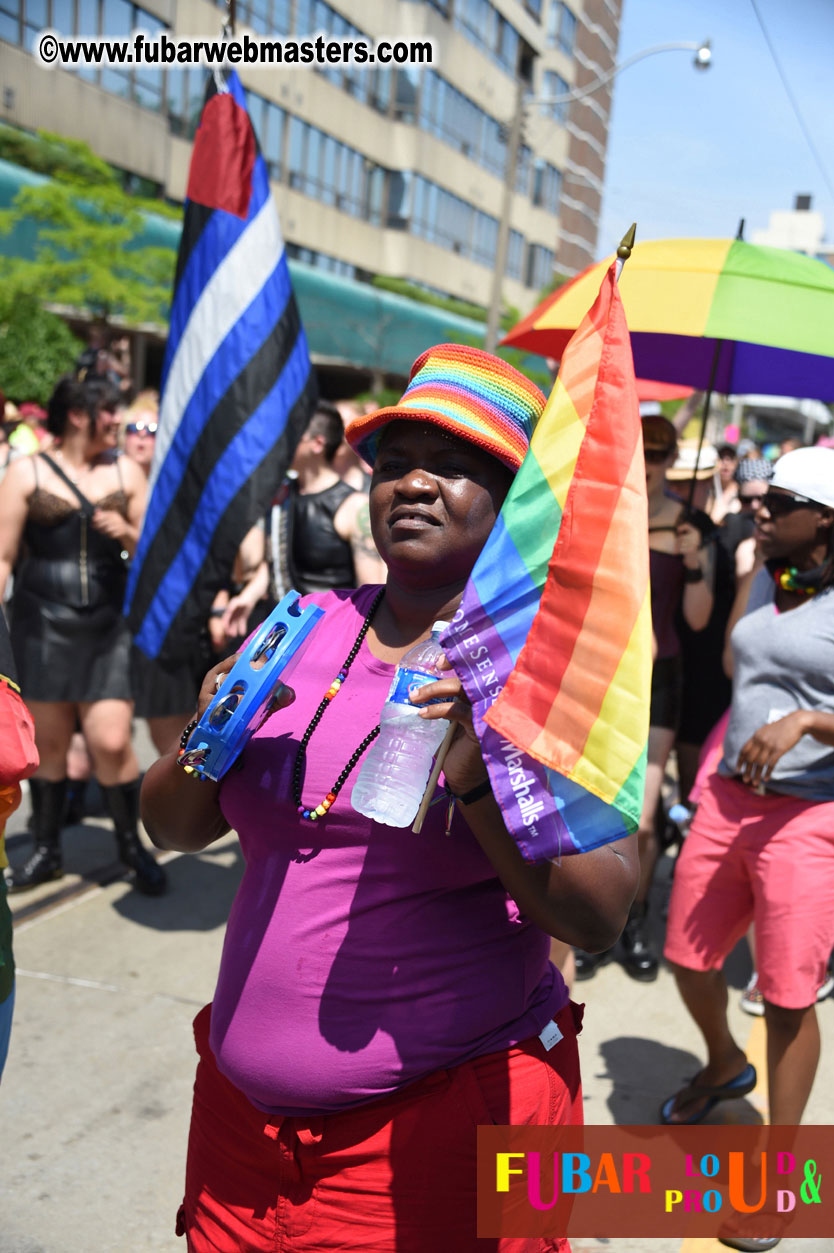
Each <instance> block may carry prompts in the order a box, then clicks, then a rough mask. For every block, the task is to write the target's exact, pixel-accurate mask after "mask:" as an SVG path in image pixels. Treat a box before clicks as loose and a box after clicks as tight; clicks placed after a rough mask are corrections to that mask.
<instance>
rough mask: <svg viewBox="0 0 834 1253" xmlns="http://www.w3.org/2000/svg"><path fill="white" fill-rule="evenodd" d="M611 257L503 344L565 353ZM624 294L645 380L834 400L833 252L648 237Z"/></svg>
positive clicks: (625, 277)
mask: <svg viewBox="0 0 834 1253" xmlns="http://www.w3.org/2000/svg"><path fill="white" fill-rule="evenodd" d="M610 264H611V258H609V259H608V260H606V261H600V262H599V263H598V264H597V265H592V266H590V267H589V268H588V269H587V270H584V271H583V272H582V273H581V274H579V275H578V276H577V277H576V278H574V279H572V280H571V282H569V283H567V284H566V285H565V286H564V287H561V288H559V290H558V291H557V292H554V293H553V295H551V296H548V297H547V299H546V300H543V301H542V303H541V304H540V305H539V306H538V308H536V309H534V310H533V312H532V313H531V314H529V315H528V317H526V318H524V320H523V321H521V322H519V323H518V325H517V326H515V327H514V328H513V329H512V330H511V331H510V333H509V335H507V336H506V337H505V338H504V340H503V341H502V343H503V344H504V345H506V346H507V347H512V348H522V349H526V350H527V351H529V352H535V353H540V354H541V355H543V356H549V357H555V358H557V359H561V356H562V353H563V351H564V349H565V346H566V345H567V342H568V340H569V339H570V337H571V335H572V334H573V332H574V331H575V330H576V328H577V326H578V325H579V323H580V322H581V320H582V318H583V316H584V314H585V312H586V311H587V309H588V308H589V306H590V305H591V304H592V303H593V301H594V298H595V296H596V294H597V292H598V291H599V287H600V283H601V282H602V277H603V275H604V274H605V272H606V270H607V268H608V267H609V266H610ZM620 293H621V295H622V300H623V306H624V308H625V313H626V319H627V321H628V326H629V330H630V332H631V344H632V351H633V354H634V368H635V372H636V373H637V375H638V376H639V377H641V378H644V379H658V380H659V381H661V382H664V383H686V384H688V385H689V386H690V387H697V388H700V389H702V390H705V391H708V392H712V391H718V392H725V393H733V394H745V393H747V392H760V393H766V394H768V395H771V396H802V397H809V398H813V399H816V400H832V399H834V269H832V268H831V267H830V266H828V265H825V264H824V263H823V262H822V261H815V260H813V259H812V258H811V257H805V256H803V255H802V254H801V253H796V252H788V251H786V250H785V249H782V248H769V247H765V246H763V245H757V244H748V243H745V242H744V241H743V240H740V239H657V240H648V241H646V242H644V243H637V244H635V246H634V251H633V254H632V257H631V260H630V261H629V263H628V265H627V266H626V267H625V269H624V270H623V273H622V278H621V279H620Z"/></svg>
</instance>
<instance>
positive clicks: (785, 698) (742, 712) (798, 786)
mask: <svg viewBox="0 0 834 1253" xmlns="http://www.w3.org/2000/svg"><path fill="white" fill-rule="evenodd" d="M775 591H776V584H775V583H774V581H773V578H772V577H771V575H770V574H769V573H768V571H767V570H762V571H760V573H759V574H758V575H757V576H756V579H755V582H754V583H753V587H752V588H751V591H750V600H749V602H748V606H747V613H746V614H745V615H744V617H743V618H742V619H741V621H740V622H738V623H737V624H736V626H735V629H734V630H733V633H732V636H731V643H732V648H733V705H732V712H731V714H730V722H729V725H728V727H727V733H726V735H725V736H724V756H723V758H722V760H721V764H720V765H719V767H718V770H719V773H720V774H723V775H727V776H735V775H737V773H738V769H737V765H738V755H739V753H740V752H741V750H742V748H743V747H744V745H745V744H746V743H747V742H748V740H750V739H751V738H752V736H753V735H754V734H755V733H756V731H758V730H759V728H760V727H763V726H765V725H766V724H768V723H771V722H776V721H778V719H780V718H784V717H785V716H786V715H787V714H790V713H794V712H795V711H796V710H798V709H806V710H816V711H817V712H819V713H829V714H834V588H828V589H827V590H826V591H823V592H820V593H818V594H817V595H816V596H812V597H810V598H809V599H808V601H807V602H806V603H805V604H803V605H798V606H797V607H796V609H793V610H791V612H790V613H779V611H778V610H777V608H776V604H775ZM767 786H768V788H770V789H771V790H772V791H774V792H785V793H789V794H791V795H795V796H802V797H804V798H805V799H806V800H814V801H830V800H834V748H831V747H829V746H827V745H825V744H822V743H821V742H820V741H819V740H817V739H814V737H813V736H812V735H803V736H802V738H801V739H800V740H799V741H798V743H797V744H796V745H795V746H794V747H793V748H790V749H788V751H787V752H786V753H785V754H784V755H783V756H782V757H780V758H779V760H778V761H777V763H776V765H775V766H774V767H773V772H772V774H771V775H770V778H769V779H768V781H767Z"/></svg>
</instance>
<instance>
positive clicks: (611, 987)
mask: <svg viewBox="0 0 834 1253" xmlns="http://www.w3.org/2000/svg"><path fill="white" fill-rule="evenodd" d="M137 747H138V749H139V752H140V760H142V761H143V763H144V764H145V765H147V764H148V763H149V761H150V760H152V749H151V748H150V744H149V742H148V740H147V737H146V735H145V734H144V727H143V725H140V726H139V727H138V728H137ZM27 813H28V810H27V806H26V805H25V804H24V805H23V806H22V807H21V809H20V810H19V811H18V813H17V814H15V815H13V817H12V819H11V820H10V822H9V829H8V833H7V834H8V843H9V847H10V854H11V857H12V860H14V861H19V860H22V854H23V851H24V849H25V847H26V843H27V841H26V837H25V836H24V834H23V832H24V828H25V823H26V818H27ZM65 858H66V864H67V868H68V874H67V875H66V877H65V878H64V879H63V880H61V881H59V882H58V883H56V884H49V885H43V886H42V887H40V888H38V889H35V890H34V891H33V892H30V893H25V894H23V895H19V896H15V897H12V898H11V903H12V906H13V909H14V911H15V919H16V925H15V954H16V960H17V965H18V981H17V1004H16V1009H15V1020H14V1029H13V1033H12V1041H11V1049H10V1053H9V1060H8V1064H7V1067H6V1072H5V1075H4V1078H3V1084H2V1090H0V1126H2V1167H0V1178H2V1185H0V1197H2V1200H1V1201H0V1253H155V1251H156V1250H164V1251H167V1253H175V1251H176V1250H179V1251H180V1253H184V1241H183V1240H177V1239H176V1238H175V1236H174V1221H175V1216H176V1212H177V1208H178V1206H179V1204H180V1201H181V1199H182V1187H183V1174H184V1161H185V1150H186V1140H187V1134H188V1120H189V1112H190V1100H191V1084H192V1081H193V1072H194V1061H195V1059H194V1052H193V1040H192V1036H191V1021H192V1018H193V1017H194V1015H195V1013H196V1012H197V1010H198V1009H199V1008H200V1007H201V1006H202V1005H204V1004H205V1003H206V1002H207V1001H208V1000H210V999H211V996H212V991H213V986H214V979H215V975H216V971H217V966H218V961H219V957H220V951H221V946H222V940H223V930H224V924H225V920H226V917H227V915H228V911H229V907H230V904H231V901H232V898H233V896H234V892H235V887H236V885H237V882H238V880H239V877H240V874H241V870H242V863H241V857H240V853H239V849H238V846H237V843H236V839H235V837H234V835H230V836H228V837H226V838H225V839H223V840H222V841H219V842H218V843H217V844H216V845H214V846H213V847H212V848H211V849H209V850H207V851H206V852H204V853H201V854H199V855H197V856H179V855H177V854H167V855H166V856H165V858H164V860H165V862H166V868H167V871H168V875H169V877H170V890H169V892H168V893H167V895H165V896H163V897H161V898H158V899H149V898H147V897H143V896H141V895H140V894H139V893H137V892H135V891H134V890H133V889H132V888H131V886H130V883H129V880H128V879H126V878H125V877H124V876H123V875H122V873H121V870H120V867H119V866H118V864H117V863H116V862H115V860H114V845H113V838H112V835H111V833H110V830H109V826H108V824H107V822H106V820H104V819H103V818H102V819H96V818H92V819H87V820H85V823H84V825H83V827H76V828H73V829H71V830H70V831H68V832H67V833H66V835H65ZM670 865H671V863H670V862H669V861H668V859H667V860H665V861H664V862H663V863H662V864H661V873H660V876H659V879H660V882H659V884H658V889H657V897H656V900H655V901H654V914H655V917H656V919H657V920H658V924H657V925H658V927H662V918H661V915H662V910H663V904H664V901H665V897H666V893H667V889H668V874H669V870H670ZM748 973H749V959H748V958H747V956H746V952H744V951H743V950H741V949H740V950H737V952H736V953H735V954H733V955H732V957H731V959H730V961H729V963H728V974H729V977H730V981H731V983H732V985H733V986H734V988H735V989H736V991H734V993H733V995H732V1011H731V1012H732V1021H733V1027H734V1030H735V1031H736V1034H737V1038H738V1039H739V1041H740V1042H743V1043H746V1045H747V1047H748V1052H749V1055H750V1056H751V1058H752V1059H753V1060H754V1061H757V1062H758V1069H759V1072H760V1074H762V1073H763V1068H764V1031H763V1024H762V1021H761V1020H760V1019H753V1018H750V1017H748V1016H746V1015H745V1014H744V1013H743V1012H742V1011H741V1010H740V1009H739V1008H738V993H739V991H740V989H741V988H742V987H743V985H744V982H745V980H746V978H747V975H748ZM574 998H575V999H576V1000H580V1001H584V1002H585V1004H586V1011H585V1027H584V1030H583V1033H582V1036H581V1037H580V1039H581V1054H582V1076H583V1089H584V1099H585V1120H586V1122H588V1123H602V1124H611V1123H642V1122H648V1123H653V1122H655V1121H656V1117H657V1107H658V1105H659V1103H660V1101H661V1099H662V1098H663V1097H665V1096H668V1095H670V1094H671V1093H673V1092H674V1091H676V1090H677V1089H678V1088H679V1087H681V1086H682V1085H683V1083H684V1082H685V1081H686V1079H688V1078H689V1077H690V1076H691V1075H692V1074H693V1073H694V1072H695V1071H696V1070H697V1069H698V1068H699V1066H700V1064H701V1054H700V1050H699V1037H698V1035H697V1032H696V1031H695V1028H694V1027H693V1026H692V1025H691V1024H690V1021H689V1018H688V1016H687V1015H686V1014H685V1012H684V1011H683V1009H682V1007H681V1005H680V1003H679V1001H678V997H677V993H676V991H675V988H674V984H673V980H672V977H671V975H670V974H669V972H668V971H666V970H662V971H661V974H660V977H659V978H658V980H657V981H656V982H655V983H650V984H642V983H635V982H634V981H633V980H631V979H630V978H628V976H627V975H626V974H625V972H624V971H623V969H622V967H621V966H620V965H619V964H618V963H612V964H610V965H608V966H606V967H603V968H602V969H600V970H599V971H598V972H597V974H596V975H595V977H594V978H593V980H591V981H588V982H585V983H581V984H578V985H577V986H576V987H575V989H574ZM819 1018H820V1024H821V1029H822V1036H823V1054H822V1062H821V1065H820V1068H819V1072H818V1074H817V1078H816V1083H815V1085H814V1090H813V1092H812V1095H811V1100H810V1105H809V1109H808V1111H807V1115H806V1121H807V1122H812V1123H820V1124H832V1123H834V999H832V998H829V999H828V1001H826V1002H825V1003H823V1004H822V1005H821V1006H820V1012H819ZM766 1108H767V1107H766V1093H765V1091H764V1088H763V1085H762V1086H761V1087H760V1088H759V1089H757V1090H756V1091H755V1092H753V1093H752V1094H751V1095H750V1097H748V1098H747V1099H746V1100H744V1101H736V1102H725V1103H723V1104H721V1105H719V1106H717V1107H716V1110H715V1111H714V1117H713V1118H711V1119H710V1120H709V1121H714V1122H721V1121H723V1120H729V1121H742V1120H743V1121H750V1120H756V1119H757V1118H758V1116H759V1115H760V1114H764V1115H765V1116H766ZM829 1183H830V1181H829ZM823 1186H824V1185H823ZM831 1235H832V1238H831V1239H819V1240H803V1241H800V1240H791V1239H786V1240H784V1241H783V1242H782V1244H781V1245H780V1253H782V1251H783V1253H834V1232H832V1233H831ZM573 1249H574V1253H603V1250H604V1251H605V1253H644V1251H645V1253H720V1250H722V1249H723V1246H722V1245H719V1244H718V1243H717V1242H715V1241H713V1240H692V1239H674V1240H673V1239H654V1240H636V1239H617V1238H616V1237H611V1238H609V1239H607V1240H583V1239H575V1240H574V1241H573ZM426 1253H433V1251H432V1250H428V1249H427V1250H426Z"/></svg>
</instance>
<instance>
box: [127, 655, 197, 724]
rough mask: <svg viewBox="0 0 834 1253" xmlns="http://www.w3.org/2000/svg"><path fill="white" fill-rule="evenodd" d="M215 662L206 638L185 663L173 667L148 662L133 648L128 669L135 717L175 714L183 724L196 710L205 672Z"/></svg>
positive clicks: (149, 660)
mask: <svg viewBox="0 0 834 1253" xmlns="http://www.w3.org/2000/svg"><path fill="white" fill-rule="evenodd" d="M216 660H217V658H212V656H211V650H210V647H209V643H208V638H202V637H201V638H200V639H199V640H198V641H196V642H195V646H194V649H193V653H192V656H191V657H190V658H189V660H188V661H186V662H183V663H181V664H179V665H174V666H163V665H161V664H160V662H158V661H152V660H151V659H150V658H149V657H146V656H145V654H144V653H143V652H142V650H141V649H140V648H137V647H136V645H134V646H133V651H132V655H131V661H130V668H131V677H132V681H133V699H134V701H135V702H136V707H135V710H134V712H135V714H136V717H137V718H168V717H172V716H173V715H174V714H178V715H181V716H182V717H183V723H185V722H187V721H188V719H189V718H190V717H192V715H193V714H194V711H195V710H196V708H197V696H198V695H199V692H200V687H201V685H202V682H203V679H204V678H205V674H206V671H207V670H210V669H211V667H212V666H213V665H214V664H215V661H216Z"/></svg>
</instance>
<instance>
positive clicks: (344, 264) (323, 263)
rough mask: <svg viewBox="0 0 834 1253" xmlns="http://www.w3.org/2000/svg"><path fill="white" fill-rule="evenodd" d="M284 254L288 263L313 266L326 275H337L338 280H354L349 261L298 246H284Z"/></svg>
mask: <svg viewBox="0 0 834 1253" xmlns="http://www.w3.org/2000/svg"><path fill="white" fill-rule="evenodd" d="M286 252H287V256H288V257H289V259H290V261H301V262H303V264H304V265H312V266H315V268H316V269H317V270H324V271H326V273H328V274H338V275H339V277H340V278H354V279H355V278H356V276H357V275H356V266H355V265H351V264H350V262H349V261H340V260H339V258H338V257H331V256H328V254H327V253H326V252H316V251H315V250H314V249H313V248H304V247H302V246H301V245H300V244H292V243H289V242H288V243H287V244H286Z"/></svg>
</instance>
